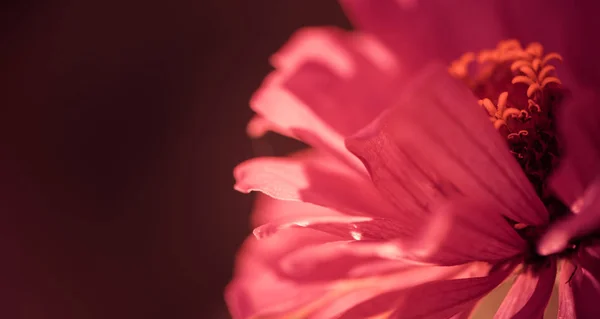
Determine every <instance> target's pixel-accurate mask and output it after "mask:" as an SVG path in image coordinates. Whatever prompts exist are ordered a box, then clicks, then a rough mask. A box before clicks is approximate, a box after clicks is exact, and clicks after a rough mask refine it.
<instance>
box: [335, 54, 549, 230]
mask: <svg viewBox="0 0 600 319" xmlns="http://www.w3.org/2000/svg"><path fill="white" fill-rule="evenodd" d="M405 92H406V93H405V94H404V95H401V96H399V97H398V98H397V99H396V100H397V101H398V102H397V103H396V107H394V108H393V109H390V110H389V111H387V112H385V113H384V114H383V115H382V116H381V117H380V118H379V119H378V120H377V121H375V122H374V123H373V124H372V125H370V126H369V127H368V128H366V129H365V130H363V131H362V132H360V133H359V134H357V135H356V136H354V137H352V138H349V139H347V141H346V145H347V147H348V149H349V150H350V151H352V152H353V153H354V154H356V156H357V157H359V158H361V159H362V161H363V163H364V164H365V166H366V167H367V168H368V169H369V172H370V174H371V178H372V179H373V182H374V183H375V185H376V187H377V188H378V189H379V190H380V192H381V193H382V194H383V195H384V196H386V197H387V198H388V199H389V200H391V201H393V202H394V204H395V205H396V207H397V208H398V209H399V210H400V211H401V212H402V214H399V215H400V216H399V218H400V219H401V221H402V222H406V223H411V222H412V223H414V222H415V221H416V222H418V221H420V220H422V219H423V216H427V215H429V213H430V211H431V210H432V209H434V208H435V205H437V204H439V203H440V202H441V201H444V200H448V199H449V198H451V197H456V196H463V197H467V198H473V199H477V200H478V201H480V202H481V203H490V204H493V205H497V206H498V207H500V208H501V210H502V214H503V215H504V216H506V217H509V218H511V219H512V220H515V221H517V222H522V223H526V224H529V225H540V224H544V223H546V221H547V219H548V215H547V212H546V210H545V208H544V206H543V204H542V203H541V201H540V200H539V198H538V197H537V195H536V194H535V191H534V190H533V188H532V186H531V185H530V183H529V181H528V180H527V178H526V177H525V176H524V174H523V172H522V170H521V168H520V166H519V165H518V164H517V162H516V161H515V160H514V158H512V156H511V155H510V153H509V152H508V148H507V146H506V142H505V141H504V140H503V139H502V138H501V136H500V134H498V133H497V132H496V130H494V128H493V126H492V125H490V122H489V119H487V117H486V115H485V114H484V112H483V111H482V110H481V108H480V106H479V105H478V104H477V102H476V100H475V98H474V96H473V95H472V93H471V92H470V91H469V90H468V89H467V88H466V87H464V86H463V85H462V84H461V83H459V82H457V81H456V80H454V79H453V78H451V77H450V76H449V75H448V74H447V70H446V68H445V67H442V66H439V65H433V66H430V67H429V68H428V69H427V70H425V71H424V72H423V73H422V74H421V75H420V76H419V77H418V78H416V79H414V81H413V83H412V86H411V87H408V88H405ZM480 213H483V212H480Z"/></svg>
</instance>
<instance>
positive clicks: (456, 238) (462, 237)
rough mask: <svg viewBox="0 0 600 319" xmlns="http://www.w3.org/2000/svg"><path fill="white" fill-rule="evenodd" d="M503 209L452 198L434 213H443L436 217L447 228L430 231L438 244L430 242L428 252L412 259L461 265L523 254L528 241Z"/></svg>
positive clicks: (501, 259) (499, 259)
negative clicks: (503, 214) (505, 217)
mask: <svg viewBox="0 0 600 319" xmlns="http://www.w3.org/2000/svg"><path fill="white" fill-rule="evenodd" d="M500 211H501V210H500V209H498V207H497V206H495V205H493V204H487V203H486V204H480V203H478V202H476V201H473V200H464V199H459V198H456V199H453V200H452V201H450V202H449V203H448V204H446V205H445V206H443V207H441V208H439V209H437V210H436V211H435V212H434V213H435V216H440V217H434V218H438V219H439V218H442V219H443V220H444V222H443V224H444V229H438V230H437V231H436V232H432V231H430V232H429V233H430V234H433V235H434V236H435V237H434V238H435V241H436V242H437V243H438V244H437V245H436V246H434V245H429V247H432V248H431V249H430V250H429V251H427V252H426V253H422V254H420V255H417V256H412V258H416V260H418V261H423V262H431V263H435V264H439V265H458V264H464V263H467V262H473V261H485V262H489V263H496V262H500V261H503V260H506V259H509V258H511V257H515V256H517V255H519V254H522V253H523V252H524V251H525V249H526V248H527V243H526V242H525V241H524V240H523V239H522V238H521V237H520V236H519V234H518V233H517V232H516V231H515V229H514V228H513V227H512V226H511V225H509V223H508V222H507V221H506V220H505V219H504V218H503V217H502V215H501V214H500ZM434 248H435V249H434ZM408 258H411V257H408Z"/></svg>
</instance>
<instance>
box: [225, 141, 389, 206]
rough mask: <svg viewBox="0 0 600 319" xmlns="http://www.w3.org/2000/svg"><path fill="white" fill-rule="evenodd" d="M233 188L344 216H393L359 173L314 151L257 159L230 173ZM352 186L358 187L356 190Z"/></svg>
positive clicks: (330, 157) (326, 155)
mask: <svg viewBox="0 0 600 319" xmlns="http://www.w3.org/2000/svg"><path fill="white" fill-rule="evenodd" d="M234 176H235V178H236V184H235V189H237V190H238V191H241V192H244V193H248V192H251V191H260V192H262V193H265V194H267V195H269V196H271V197H274V198H277V199H282V200H293V201H303V202H308V203H313V204H316V205H320V206H324V207H328V208H331V209H333V210H336V211H341V212H343V213H345V214H359V215H367V216H393V210H392V208H391V207H390V205H389V204H387V203H386V201H385V200H384V199H383V198H382V197H381V196H380V194H379V192H378V191H377V190H376V189H375V188H374V187H373V185H372V183H371V182H369V181H368V180H367V179H366V178H365V177H364V176H363V175H362V174H360V173H358V172H357V171H355V170H353V169H351V168H350V167H348V166H347V165H344V164H343V163H342V162H341V161H339V160H337V159H336V158H334V157H332V156H329V155H328V154H326V153H324V152H321V151H318V150H308V151H305V152H301V153H299V154H297V155H295V156H292V157H288V158H274V157H261V158H255V159H251V160H248V161H246V162H244V163H242V164H240V165H238V166H237V167H236V168H235V170H234ZM355 185H361V188H357V187H356V186H355Z"/></svg>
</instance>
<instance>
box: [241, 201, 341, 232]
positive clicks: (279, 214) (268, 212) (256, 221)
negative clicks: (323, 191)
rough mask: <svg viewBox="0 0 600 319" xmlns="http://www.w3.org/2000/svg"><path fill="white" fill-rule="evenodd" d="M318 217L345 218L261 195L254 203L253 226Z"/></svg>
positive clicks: (311, 207)
mask: <svg viewBox="0 0 600 319" xmlns="http://www.w3.org/2000/svg"><path fill="white" fill-rule="evenodd" d="M317 216H344V214H343V213H341V212H339V211H336V210H333V209H330V208H327V207H323V206H318V205H314V204H311V203H305V202H298V201H289V200H279V199H275V198H273V197H270V196H267V195H265V194H263V193H259V194H258V195H257V196H256V200H255V201H254V208H253V210H252V215H251V220H252V223H251V225H252V226H253V227H258V226H261V225H264V224H267V223H270V222H274V221H281V220H300V219H302V218H307V217H317Z"/></svg>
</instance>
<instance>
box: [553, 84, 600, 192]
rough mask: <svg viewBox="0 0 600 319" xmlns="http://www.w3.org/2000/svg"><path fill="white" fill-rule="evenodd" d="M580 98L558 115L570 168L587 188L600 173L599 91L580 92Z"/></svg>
mask: <svg viewBox="0 0 600 319" xmlns="http://www.w3.org/2000/svg"><path fill="white" fill-rule="evenodd" d="M578 93H579V94H578V96H577V97H576V98H577V99H576V100H575V101H573V102H571V103H569V104H567V105H565V106H564V107H563V108H561V112H560V113H559V116H558V119H559V120H558V121H559V122H558V123H559V133H561V137H562V140H563V143H564V144H565V158H564V159H563V160H562V162H561V163H564V162H567V164H564V165H567V166H569V167H568V168H567V169H568V170H570V171H571V173H574V174H573V177H572V178H573V179H574V182H571V183H569V184H568V185H569V186H571V184H581V186H582V187H583V188H584V189H585V188H587V187H588V186H589V184H590V183H592V181H593V180H594V179H596V178H597V177H598V176H599V175H600V108H598V101H600V99H598V98H597V96H596V94H595V93H589V92H578Z"/></svg>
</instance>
